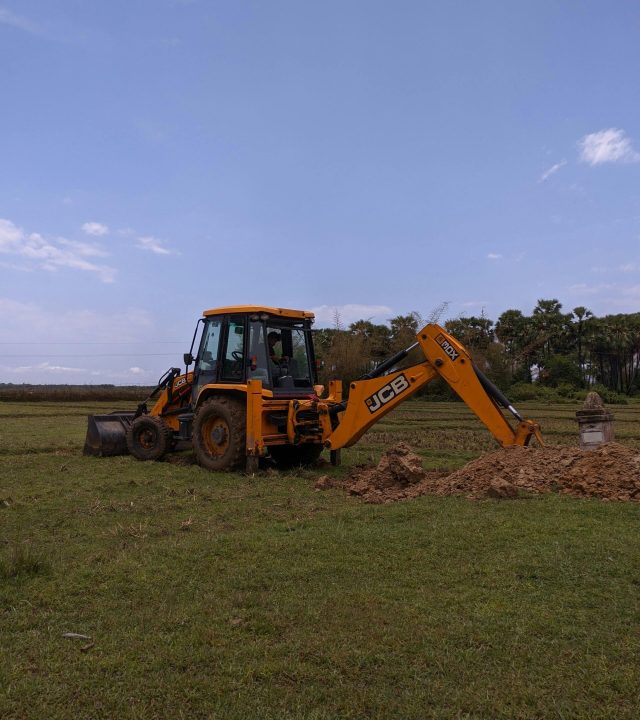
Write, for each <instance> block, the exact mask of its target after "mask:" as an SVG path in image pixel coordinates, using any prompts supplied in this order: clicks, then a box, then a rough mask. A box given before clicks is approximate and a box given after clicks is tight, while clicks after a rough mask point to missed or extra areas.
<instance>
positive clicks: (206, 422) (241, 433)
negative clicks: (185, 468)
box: [193, 395, 247, 470]
mask: <svg viewBox="0 0 640 720" xmlns="http://www.w3.org/2000/svg"><path fill="white" fill-rule="evenodd" d="M246 438H247V412H246V407H245V405H244V403H241V402H239V401H238V400H235V399H234V398H230V397H225V396H220V395H218V396H216V397H213V398H211V399H210V400H206V401H205V402H204V403H202V405H201V406H200V408H199V409H198V411H197V412H196V417H195V419H194V421H193V449H194V452H195V455H196V458H197V460H198V463H199V464H200V465H201V466H202V467H203V468H206V469H207V470H234V469H236V468H241V467H244V464H245V462H246V456H247V448H246Z"/></svg>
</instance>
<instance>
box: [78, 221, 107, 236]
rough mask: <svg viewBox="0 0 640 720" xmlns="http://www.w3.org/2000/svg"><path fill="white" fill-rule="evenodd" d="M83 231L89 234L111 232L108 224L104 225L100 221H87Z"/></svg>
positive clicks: (98, 234)
mask: <svg viewBox="0 0 640 720" xmlns="http://www.w3.org/2000/svg"><path fill="white" fill-rule="evenodd" d="M82 232H84V233H85V234H87V235H97V236H100V235H108V234H109V228H108V226H107V225H103V224H102V223H99V222H86V223H84V225H83V226H82Z"/></svg>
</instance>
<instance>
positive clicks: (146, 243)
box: [136, 235, 174, 255]
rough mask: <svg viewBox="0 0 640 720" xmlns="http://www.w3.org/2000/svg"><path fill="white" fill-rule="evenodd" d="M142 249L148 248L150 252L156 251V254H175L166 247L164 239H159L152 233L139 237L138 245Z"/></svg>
mask: <svg viewBox="0 0 640 720" xmlns="http://www.w3.org/2000/svg"><path fill="white" fill-rule="evenodd" d="M136 247H139V248H140V249H141V250H148V251H149V252H152V253H155V254H156V255H172V254H174V253H173V252H172V251H171V250H168V249H167V248H166V247H164V244H163V242H162V240H157V239H156V238H154V237H152V236H151V235H145V236H143V237H139V238H138V243H137V246H136Z"/></svg>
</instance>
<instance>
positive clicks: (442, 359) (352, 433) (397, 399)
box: [325, 323, 542, 450]
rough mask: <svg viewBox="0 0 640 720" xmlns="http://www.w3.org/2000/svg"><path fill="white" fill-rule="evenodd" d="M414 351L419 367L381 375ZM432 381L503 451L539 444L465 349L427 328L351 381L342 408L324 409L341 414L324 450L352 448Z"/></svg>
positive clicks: (535, 431) (535, 429)
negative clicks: (441, 385)
mask: <svg viewBox="0 0 640 720" xmlns="http://www.w3.org/2000/svg"><path fill="white" fill-rule="evenodd" d="M416 347H420V348H421V350H422V352H423V354H424V358H425V359H424V360H423V361H422V362H420V363H418V364H416V365H412V366H411V367H408V368H405V369H403V370H395V371H391V372H388V374H383V373H385V372H387V371H388V370H390V369H391V368H392V367H394V366H396V365H397V364H398V363H399V362H400V361H401V360H402V359H404V358H405V357H406V356H407V355H408V354H409V352H410V351H411V350H413V349H414V348H416ZM436 377H441V378H443V379H444V380H445V381H446V382H447V383H448V384H449V386H450V387H451V388H452V389H453V390H454V392H455V393H456V394H457V395H458V396H459V397H460V398H461V399H462V400H464V402H465V403H466V404H467V405H468V407H469V408H470V409H471V410H472V411H473V412H474V413H475V415H476V416H477V417H478V419H479V420H480V421H481V422H482V423H484V425H485V426H486V427H487V429H488V430H489V432H491V434H492V435H493V436H494V437H495V439H496V440H497V441H498V443H500V445H502V446H503V447H506V446H510V445H528V444H529V440H530V439H531V437H532V436H535V437H536V438H537V439H538V441H539V442H540V444H542V437H541V436H540V426H539V425H538V424H537V423H535V422H533V421H531V420H523V419H522V418H521V417H520V415H519V413H518V412H517V411H516V410H515V408H514V407H513V406H512V405H510V404H509V401H508V400H507V399H506V398H505V397H504V395H502V393H501V392H500V391H499V390H498V388H496V387H495V386H494V385H493V384H492V383H491V382H490V380H489V379H488V378H486V377H485V376H484V375H483V374H482V373H481V372H480V371H479V370H478V369H477V368H476V367H475V366H474V364H473V361H472V359H471V356H470V355H469V353H468V352H467V350H466V349H465V348H464V346H463V345H461V344H460V343H459V342H458V341H457V340H456V339H455V338H454V337H453V336H451V335H450V334H449V333H448V332H447V331H446V330H444V329H443V328H442V327H440V326H439V325H435V324H432V323H430V324H428V325H425V327H423V328H422V330H420V332H419V333H418V335H417V342H416V343H415V344H414V345H412V346H411V347H409V348H407V349H406V350H403V351H402V352H400V353H398V354H397V355H394V357H392V358H390V359H389V360H387V361H385V362H384V363H382V364H381V365H380V366H378V368H376V369H375V370H374V371H373V372H371V373H368V375H366V376H365V377H364V378H362V379H361V380H356V381H354V382H352V383H351V386H350V391H349V400H348V402H347V403H341V404H337V405H334V406H333V407H331V408H330V409H329V413H340V415H341V417H340V422H339V424H338V426H337V427H336V428H335V430H334V431H333V432H332V433H331V434H330V435H329V437H328V438H327V439H326V440H325V445H326V447H328V448H330V449H331V450H338V449H340V448H342V447H349V446H350V445H353V444H354V443H355V442H357V441H358V440H359V439H360V437H361V436H362V435H363V434H364V433H365V432H366V431H367V430H368V429H369V428H370V427H371V426H372V425H374V424H375V423H376V422H378V420H380V419H381V418H382V417H384V416H385V415H386V414H387V413H388V412H390V411H391V410H393V409H394V408H395V407H397V406H398V405H399V404H400V403H402V402H404V401H405V400H407V399H409V398H410V397H411V396H412V395H414V394H415V393H416V392H417V391H418V390H420V388H422V387H424V386H425V385H427V384H428V383H429V382H431V381H432V380H433V379H434V378H436ZM498 403H500V404H502V405H503V406H504V407H506V408H507V409H508V410H509V411H510V412H511V413H512V414H513V415H514V416H515V417H516V419H517V420H518V426H517V429H515V430H514V429H513V428H512V426H511V425H510V424H509V423H508V422H507V420H506V419H505V417H504V415H503V414H502V411H501V410H500V408H499V407H498Z"/></svg>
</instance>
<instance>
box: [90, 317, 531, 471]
mask: <svg viewBox="0 0 640 720" xmlns="http://www.w3.org/2000/svg"><path fill="white" fill-rule="evenodd" d="M313 319H314V316H313V313H311V312H308V311H304V310H286V309H283V308H273V307H263V306H254V305H248V306H247V305H243V306H233V307H223V308H216V309H212V310H206V311H205V312H204V313H203V316H202V317H201V318H200V319H199V320H198V322H197V324H196V330H195V332H194V335H193V340H192V342H191V349H190V351H189V352H188V353H185V355H184V363H185V365H186V370H185V371H184V372H182V371H181V370H180V369H179V368H171V369H169V370H168V371H167V373H165V375H163V377H162V378H161V379H160V381H159V382H158V385H157V387H156V388H155V389H154V391H153V392H152V393H151V396H150V398H148V400H147V401H145V402H144V403H141V404H140V405H139V406H138V408H137V409H136V410H135V411H127V412H116V413H111V414H108V415H90V416H89V424H88V429H87V438H86V443H85V448H84V452H85V454H89V455H118V454H125V453H127V452H128V453H131V454H132V455H133V456H134V457H136V458H138V459H139V460H159V459H161V458H162V457H163V456H164V455H165V454H166V453H168V452H170V451H172V450H174V449H176V448H181V447H189V446H192V447H193V450H194V453H195V456H196V458H197V460H198V462H199V463H200V465H202V466H203V467H205V468H208V469H210V470H231V469H238V468H244V469H246V471H247V472H254V471H255V470H257V468H258V464H259V461H260V459H261V458H271V459H272V460H274V461H275V462H276V463H277V464H279V465H285V466H286V465H288V466H296V465H304V464H310V463H312V462H313V461H315V460H317V459H318V457H319V456H320V453H321V452H322V451H323V449H327V450H328V451H329V453H330V458H331V462H332V464H334V465H337V464H339V462H340V450H341V449H342V448H344V447H349V446H351V445H353V444H354V443H356V442H357V441H358V440H359V439H360V438H361V437H362V435H363V434H364V433H365V432H366V431H367V430H368V429H369V428H370V427H371V426H372V425H374V424H375V423H376V422H378V420H380V419H381V418H383V417H384V416H385V415H386V414H387V413H389V412H391V410H393V409H394V408H395V407H397V406H398V405H399V404H400V403H402V402H404V401H405V400H408V399H409V398H410V397H412V396H413V395H414V394H415V393H416V392H417V391H418V390H420V388H422V387H424V386H425V385H427V383H429V382H431V381H432V380H434V379H435V378H438V377H439V378H442V379H443V380H444V381H445V382H447V383H448V384H449V386H450V387H451V388H452V389H453V390H454V391H455V392H456V394H457V395H458V396H459V397H460V398H461V399H462V400H463V401H464V402H465V403H466V404H467V405H468V406H469V408H470V409H471V410H472V411H473V412H474V413H475V414H476V416H477V417H478V419H479V420H480V421H481V422H483V423H484V425H485V426H486V427H487V429H488V430H489V432H491V434H492V435H493V436H494V438H495V439H496V440H497V442H498V443H499V444H500V445H501V446H503V447H506V446H510V445H528V444H529V441H530V440H531V438H532V437H536V438H537V439H538V441H539V442H540V443H542V438H541V436H540V427H539V425H538V424H537V423H535V422H533V421H531V420H524V419H523V418H522V417H521V416H520V414H519V413H518V412H517V410H516V409H515V408H514V407H513V406H512V405H511V404H510V403H509V401H508V400H507V398H506V397H505V396H504V395H503V394H502V393H501V392H500V390H499V389H498V388H497V387H495V385H493V384H492V383H491V382H490V380H489V379H488V378H487V377H486V376H485V375H484V374H483V373H482V372H481V371H480V370H479V368H477V367H476V366H475V364H474V363H473V361H472V359H471V356H470V355H469V353H468V352H467V350H466V349H465V348H464V347H463V346H462V345H461V344H460V343H459V342H458V341H457V340H456V339H455V338H454V337H452V336H451V335H450V334H449V333H447V332H446V330H444V329H443V328H442V327H440V326H439V325H436V324H432V323H430V324H427V325H425V326H424V327H423V328H422V329H421V330H420V331H419V332H418V333H417V336H416V341H415V342H414V343H413V344H412V345H411V346H410V347H408V348H406V349H405V350H402V351H400V352H398V353H396V354H395V355H393V357H390V358H389V359H387V360H385V361H384V362H382V363H381V364H380V365H378V366H377V367H376V368H375V369H373V370H372V371H370V372H368V373H367V374H366V375H364V376H363V377H361V378H360V379H359V380H354V381H353V382H351V383H350V386H349V393H348V399H343V392H342V383H341V382H340V381H338V380H333V381H331V382H329V387H328V389H327V392H325V388H324V387H323V386H322V385H319V384H318V378H317V365H316V358H315V355H314V349H313V335H312V324H313ZM198 337H199V342H198V343H197V350H196V352H195V355H194V348H195V347H196V339H197V338H198ZM412 351H417V352H415V353H414V355H418V356H419V357H418V360H417V362H415V363H414V364H412V365H409V366H408V367H400V366H401V363H402V362H403V361H404V360H405V359H406V358H407V356H408V355H409V353H411V352H412ZM192 366H193V367H192ZM154 398H156V399H155V403H154V404H153V406H152V407H149V406H148V403H149V401H150V400H151V399H154ZM500 406H502V407H504V408H506V409H507V410H508V411H510V413H511V414H512V415H513V416H514V417H515V419H516V421H517V422H516V423H514V425H515V427H514V426H512V424H511V423H510V422H508V421H507V419H506V418H505V416H504V414H503V412H502V410H501V409H500Z"/></svg>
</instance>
